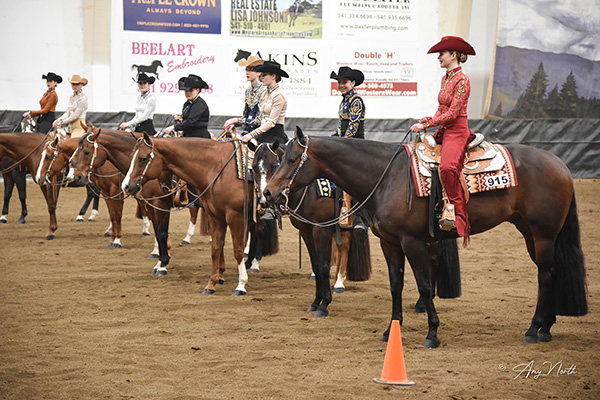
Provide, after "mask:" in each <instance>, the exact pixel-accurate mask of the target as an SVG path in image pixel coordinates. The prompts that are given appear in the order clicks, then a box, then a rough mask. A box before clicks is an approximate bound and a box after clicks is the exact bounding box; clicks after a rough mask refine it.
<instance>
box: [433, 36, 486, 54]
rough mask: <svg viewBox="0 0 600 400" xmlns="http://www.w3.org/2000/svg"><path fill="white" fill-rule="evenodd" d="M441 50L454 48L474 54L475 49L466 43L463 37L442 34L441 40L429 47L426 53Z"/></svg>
mask: <svg viewBox="0 0 600 400" xmlns="http://www.w3.org/2000/svg"><path fill="white" fill-rule="evenodd" d="M442 50H456V51H460V52H461V53H465V54H468V55H470V56H474V55H475V49H473V47H472V46H471V45H470V44H469V43H467V42H466V41H465V40H464V39H463V38H461V37H458V36H444V37H443V38H442V40H440V42H439V43H438V44H436V45H435V46H433V47H432V48H430V49H429V51H428V52H427V54H431V53H435V52H438V51H442Z"/></svg>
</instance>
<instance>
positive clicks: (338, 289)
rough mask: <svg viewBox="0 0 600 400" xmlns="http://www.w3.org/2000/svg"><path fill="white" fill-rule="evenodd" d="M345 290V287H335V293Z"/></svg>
mask: <svg viewBox="0 0 600 400" xmlns="http://www.w3.org/2000/svg"><path fill="white" fill-rule="evenodd" d="M345 290H346V289H344V288H343V287H334V288H333V293H344V291H345Z"/></svg>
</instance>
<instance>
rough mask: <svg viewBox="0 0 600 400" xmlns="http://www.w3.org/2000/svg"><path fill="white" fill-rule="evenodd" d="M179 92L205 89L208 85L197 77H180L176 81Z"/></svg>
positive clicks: (190, 75) (191, 75)
mask: <svg viewBox="0 0 600 400" xmlns="http://www.w3.org/2000/svg"><path fill="white" fill-rule="evenodd" d="M178 84H179V90H192V89H206V88H208V83H206V82H204V81H203V80H202V78H200V77H199V76H198V75H193V74H189V75H188V76H182V77H181V78H179V81H178Z"/></svg>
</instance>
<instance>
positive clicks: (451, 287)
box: [432, 239, 461, 299]
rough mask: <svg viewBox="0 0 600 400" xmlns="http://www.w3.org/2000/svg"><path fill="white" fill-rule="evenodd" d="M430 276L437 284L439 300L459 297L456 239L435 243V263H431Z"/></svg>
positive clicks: (459, 285) (459, 283)
mask: <svg viewBox="0 0 600 400" xmlns="http://www.w3.org/2000/svg"><path fill="white" fill-rule="evenodd" d="M432 274H433V277H434V280H435V282H436V284H437V295H438V297H439V298H441V299H454V298H456V297H460V295H461V282H460V260H459V257H458V245H457V244H456V239H445V240H440V241H439V242H438V243H437V254H436V261H434V262H433V271H432Z"/></svg>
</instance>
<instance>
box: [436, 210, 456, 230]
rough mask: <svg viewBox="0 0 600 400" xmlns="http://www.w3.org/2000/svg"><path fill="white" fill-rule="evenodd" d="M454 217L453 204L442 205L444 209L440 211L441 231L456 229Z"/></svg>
mask: <svg viewBox="0 0 600 400" xmlns="http://www.w3.org/2000/svg"><path fill="white" fill-rule="evenodd" d="M455 220H456V217H455V215H454V205H452V204H448V205H446V207H444V211H443V213H442V219H440V221H439V224H440V229H441V230H443V231H452V230H456V224H455Z"/></svg>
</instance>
